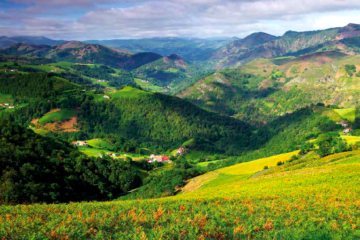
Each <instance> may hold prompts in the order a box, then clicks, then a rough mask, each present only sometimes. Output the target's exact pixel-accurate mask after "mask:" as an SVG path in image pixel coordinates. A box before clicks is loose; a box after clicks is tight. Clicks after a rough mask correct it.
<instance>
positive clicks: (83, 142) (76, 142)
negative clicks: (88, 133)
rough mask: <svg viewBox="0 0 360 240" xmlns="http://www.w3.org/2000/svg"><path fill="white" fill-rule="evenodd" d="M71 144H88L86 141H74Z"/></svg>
mask: <svg viewBox="0 0 360 240" xmlns="http://www.w3.org/2000/svg"><path fill="white" fill-rule="evenodd" d="M72 144H73V145H74V146H80V147H85V146H89V143H87V142H86V141H75V142H72Z"/></svg>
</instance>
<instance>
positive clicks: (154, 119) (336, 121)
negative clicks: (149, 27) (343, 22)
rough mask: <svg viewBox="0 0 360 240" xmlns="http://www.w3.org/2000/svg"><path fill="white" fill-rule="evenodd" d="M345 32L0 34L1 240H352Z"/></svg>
mask: <svg viewBox="0 0 360 240" xmlns="http://www.w3.org/2000/svg"><path fill="white" fill-rule="evenodd" d="M359 26H360V25H357V24H348V25H347V26H345V27H338V28H331V29H325V30H319V31H312V32H294V31H288V32H286V33H285V34H284V35H282V36H273V35H270V34H267V33H264V32H258V33H253V34H250V35H249V36H247V37H244V38H241V39H239V38H224V39H196V38H194V39H181V38H172V37H166V38H165V37H164V38H143V39H114V40H87V41H83V42H81V41H62V40H52V39H50V38H45V37H1V38H0V46H1V48H0V162H1V166H2V169H1V171H0V223H1V224H0V236H1V237H2V238H3V239H104V238H111V239H357V238H358V237H359V236H360V231H359V229H360V215H359V211H358V210H359V206H360V205H359V197H360V196H359V191H358V190H359V187H358V178H359V174H358V172H359V170H360V169H359V168H360V162H359V159H360V108H359V101H360V55H359V47H360V45H359V44H360V41H359V37H360V27H359Z"/></svg>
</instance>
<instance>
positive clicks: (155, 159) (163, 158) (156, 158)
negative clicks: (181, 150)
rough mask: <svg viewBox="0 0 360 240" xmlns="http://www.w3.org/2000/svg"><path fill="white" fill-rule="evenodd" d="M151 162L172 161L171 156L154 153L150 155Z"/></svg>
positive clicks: (149, 160)
mask: <svg viewBox="0 0 360 240" xmlns="http://www.w3.org/2000/svg"><path fill="white" fill-rule="evenodd" d="M147 161H148V162H149V163H153V162H168V161H170V158H169V157H167V156H160V155H159V156H155V155H154V154H152V155H150V159H147Z"/></svg>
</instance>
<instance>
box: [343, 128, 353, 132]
mask: <svg viewBox="0 0 360 240" xmlns="http://www.w3.org/2000/svg"><path fill="white" fill-rule="evenodd" d="M353 131H354V130H352V129H351V128H346V129H344V131H343V133H351V132H353Z"/></svg>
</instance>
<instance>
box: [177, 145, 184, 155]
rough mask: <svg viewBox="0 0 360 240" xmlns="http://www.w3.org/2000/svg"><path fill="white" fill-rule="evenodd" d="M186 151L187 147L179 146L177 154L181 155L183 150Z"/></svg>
mask: <svg viewBox="0 0 360 240" xmlns="http://www.w3.org/2000/svg"><path fill="white" fill-rule="evenodd" d="M184 151H185V149H184V148H183V147H181V148H179V149H178V150H177V151H176V154H178V155H180V154H182V153H183V152H184Z"/></svg>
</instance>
